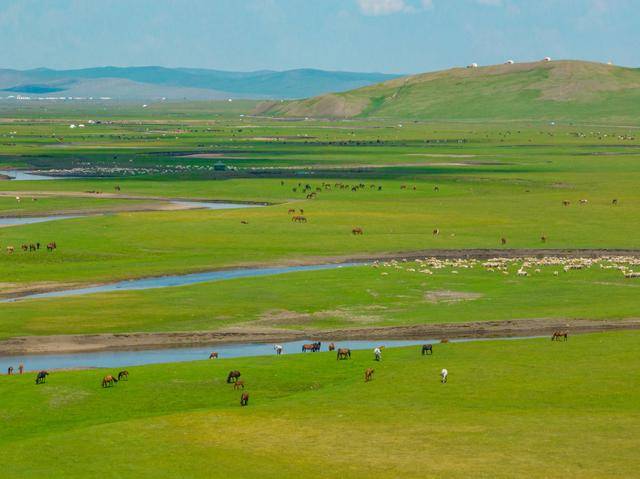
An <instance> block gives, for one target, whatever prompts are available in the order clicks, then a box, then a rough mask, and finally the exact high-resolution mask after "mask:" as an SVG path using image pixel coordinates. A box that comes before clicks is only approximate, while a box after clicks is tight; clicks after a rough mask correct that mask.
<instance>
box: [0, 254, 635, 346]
mask: <svg viewBox="0 0 640 479" xmlns="http://www.w3.org/2000/svg"><path fill="white" fill-rule="evenodd" d="M521 265H522V263H516V262H514V264H512V265H511V266H510V267H509V269H508V271H509V274H508V275H505V274H503V273H501V272H496V271H488V270H486V269H485V268H484V267H482V266H481V265H480V264H477V265H476V266H475V267H473V269H462V268H459V267H458V268H456V267H446V268H443V269H441V270H434V273H433V274H432V275H425V274H424V273H421V272H420V271H421V270H422V268H424V267H423V266H420V265H416V264H414V263H411V262H408V263H401V269H397V267H394V266H390V267H381V268H373V267H371V266H361V267H350V268H342V269H338V270H327V271H314V272H304V273H287V274H283V275H278V276H272V277H266V278H265V277H263V278H245V279H236V280H227V281H222V282H214V283H205V284H200V285H193V286H184V287H179V288H169V289H160V290H148V291H126V292H114V293H105V294H94V295H88V296H78V297H68V298H57V299H39V300H27V301H21V302H16V303H9V304H3V305H2V309H3V312H4V315H3V316H4V318H5V319H4V320H3V321H2V322H0V338H10V337H14V336H31V335H59V334H95V333H112V332H128V333H133V332H174V331H216V330H224V329H225V328H230V327H233V328H234V331H242V330H246V331H247V332H248V333H250V332H251V331H252V330H254V329H255V328H258V329H262V330H266V329H270V328H271V329H281V330H283V329H293V330H306V331H309V332H310V333H311V334H313V333H312V331H314V330H330V329H349V328H374V327H387V326H405V325H420V324H422V325H428V324H440V323H458V322H470V321H500V320H518V319H533V318H548V319H565V320H566V321H567V323H568V324H570V323H571V320H573V319H580V318H589V319H603V320H604V319H624V318H637V317H640V305H639V304H638V301H637V297H638V291H639V290H640V283H638V284H636V283H635V282H634V281H637V280H633V279H626V278H624V276H623V275H622V274H621V273H620V271H618V270H611V269H601V268H600V266H593V267H592V268H590V269H585V270H578V271H569V272H564V271H563V270H562V268H561V267H560V266H543V267H542V268H539V269H540V272H539V273H536V272H535V269H538V268H527V269H528V270H529V271H530V276H528V277H522V276H518V275H517V274H516V271H517V270H518V269H519V268H520V267H521ZM454 271H455V273H454ZM555 272H560V275H558V276H555V275H554V273H555ZM248 295H250V296H251V298H252V299H251V301H247V300H246V298H247V296H248Z"/></svg>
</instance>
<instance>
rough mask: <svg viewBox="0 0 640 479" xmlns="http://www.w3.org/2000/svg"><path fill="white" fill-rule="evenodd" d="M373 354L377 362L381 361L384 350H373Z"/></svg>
mask: <svg viewBox="0 0 640 479" xmlns="http://www.w3.org/2000/svg"><path fill="white" fill-rule="evenodd" d="M373 354H374V356H375V360H376V361H380V360H381V359H382V350H381V349H380V348H375V349H374V350H373Z"/></svg>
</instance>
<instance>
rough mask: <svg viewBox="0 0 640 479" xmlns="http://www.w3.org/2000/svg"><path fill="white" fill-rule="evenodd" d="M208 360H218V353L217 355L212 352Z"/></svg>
mask: <svg viewBox="0 0 640 479" xmlns="http://www.w3.org/2000/svg"><path fill="white" fill-rule="evenodd" d="M209 359H218V353H217V352H215V351H214V352H212V353H211V354H210V355H209Z"/></svg>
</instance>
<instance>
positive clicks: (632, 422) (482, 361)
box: [0, 332, 640, 478]
mask: <svg viewBox="0 0 640 479" xmlns="http://www.w3.org/2000/svg"><path fill="white" fill-rule="evenodd" d="M638 339H639V337H638V333H637V332H633V333H632V332H627V333H607V334H592V335H584V336H575V337H572V338H570V340H569V341H568V342H567V343H553V342H550V341H549V340H548V339H533V340H515V341H490V342H478V343H467V344H448V345H436V346H435V351H434V355H433V356H432V357H426V358H423V357H421V356H420V355H419V352H418V348H417V347H412V348H402V349H387V350H385V351H384V354H383V361H382V362H381V363H375V362H374V361H373V360H372V353H371V352H370V351H356V352H355V353H354V356H353V358H352V359H351V360H349V361H339V362H338V361H336V360H335V356H334V355H333V354H332V353H319V354H311V355H306V356H301V355H291V356H287V355H285V356H283V357H275V356H273V357H260V358H247V359H229V360H224V359H221V360H218V361H199V362H194V363H183V364H168V365H157V366H144V367H135V368H129V370H130V372H131V377H130V380H129V381H128V382H121V383H119V384H117V385H116V386H115V387H112V388H108V389H102V388H101V387H100V380H101V378H102V377H103V376H104V375H105V374H106V373H113V372H114V371H104V370H91V371H75V372H54V373H52V374H51V376H50V377H49V379H48V381H47V383H46V384H43V385H39V386H36V385H34V381H33V380H34V375H33V374H27V375H26V376H24V377H6V376H3V377H0V394H1V396H2V398H3V407H2V422H3V431H2V435H1V436H0V444H1V445H2V447H3V449H5V450H6V451H7V454H3V455H2V457H1V458H0V470H1V471H2V476H3V477H6V478H28V477H43V476H46V477H52V478H53V477H65V478H70V477H87V476H94V475H101V476H106V477H167V478H168V477H176V475H177V474H178V475H180V476H181V477H239V478H245V477H265V478H267V477H274V478H275V477H278V478H283V477H285V478H286V477H300V476H301V475H305V476H306V475H313V476H315V477H336V476H338V475H339V476H341V477H353V478H356V477H372V476H378V477H425V476H429V477H447V478H458V477H459V478H463V477H486V478H503V477H504V478H507V477H542V476H544V477H550V478H551V477H558V478H568V477H575V478H585V477H612V478H613V477H620V478H629V477H635V476H636V475H637V471H638V469H639V468H640V462H639V461H640V459H639V456H638V454H637V446H638V441H637V438H638V437H640V410H639V408H638V401H637V397H638V394H639V393H640V390H639V389H638V387H639V386H638V381H636V379H635V376H634V373H633V371H637V370H638V368H639V367H640V363H638V355H637V354H636V349H637V347H636V346H637V344H638ZM622 365H624V366H622ZM367 367H374V368H375V377H374V380H373V381H372V382H370V383H364V381H363V373H364V370H365V369H366V368H367ZM443 367H446V368H447V369H448V370H449V382H448V383H447V384H446V385H443V384H440V383H439V372H440V370H441V368H443ZM230 369H239V370H240V371H241V372H242V375H243V378H244V380H245V381H246V383H247V391H248V392H249V394H250V403H249V406H248V407H246V408H241V407H240V406H239V396H240V393H239V392H237V391H233V389H232V388H231V386H230V385H228V384H225V378H226V374H227V372H228V371H229V370H230ZM629 372H632V373H631V374H630V373H629ZM614 451H615V452H614Z"/></svg>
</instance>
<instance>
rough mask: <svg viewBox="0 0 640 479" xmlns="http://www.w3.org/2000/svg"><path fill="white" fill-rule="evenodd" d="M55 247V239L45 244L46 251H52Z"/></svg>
mask: <svg viewBox="0 0 640 479" xmlns="http://www.w3.org/2000/svg"><path fill="white" fill-rule="evenodd" d="M57 248H58V246H57V245H56V243H55V241H52V242H51V243H49V244H48V245H47V251H53V250H54V249H57Z"/></svg>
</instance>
